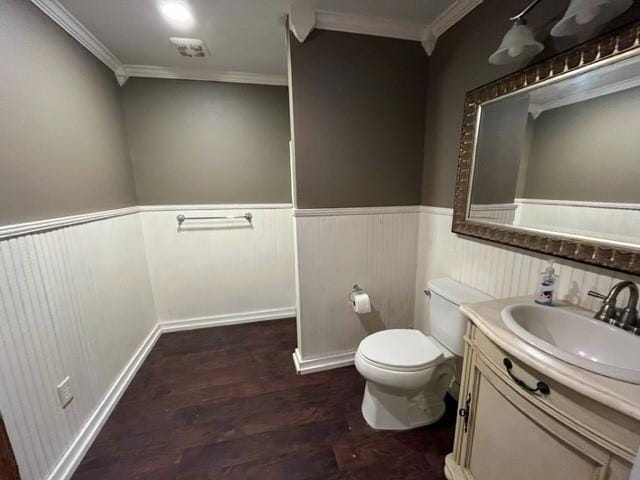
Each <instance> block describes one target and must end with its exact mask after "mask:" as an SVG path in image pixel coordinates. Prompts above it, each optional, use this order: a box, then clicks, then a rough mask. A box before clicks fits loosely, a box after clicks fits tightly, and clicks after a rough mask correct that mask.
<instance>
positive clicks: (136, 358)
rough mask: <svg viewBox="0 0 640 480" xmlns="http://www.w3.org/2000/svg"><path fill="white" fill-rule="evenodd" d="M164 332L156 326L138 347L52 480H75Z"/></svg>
mask: <svg viewBox="0 0 640 480" xmlns="http://www.w3.org/2000/svg"><path fill="white" fill-rule="evenodd" d="M161 333H162V331H161V329H160V327H159V325H157V324H156V325H155V327H153V329H152V330H151V332H150V333H149V335H147V337H146V338H145V339H144V341H143V342H142V344H141V345H140V347H138V350H136V352H135V353H134V354H133V356H132V357H131V360H129V362H128V363H127V365H126V366H125V367H124V369H123V370H122V372H120V375H118V378H117V379H116V381H115V382H113V384H112V385H111V387H110V388H109V390H108V391H107V393H106V395H105V396H104V398H103V399H102V401H101V402H100V404H99V405H98V407H97V408H96V409H95V411H94V412H93V414H92V415H91V416H90V417H89V419H88V420H87V421H86V423H85V424H84V426H83V427H82V429H81V430H80V432H79V433H78V435H76V438H75V439H74V440H73V443H72V444H71V445H70V446H69V448H68V449H67V451H66V452H65V454H64V455H63V456H62V458H61V459H60V460H59V461H58V463H57V464H56V466H55V467H54V469H53V471H52V472H51V473H50V474H49V476H48V477H47V479H48V480H67V479H69V478H71V476H72V475H73V473H74V472H75V470H76V468H77V467H78V465H79V464H80V462H81V461H82V459H83V457H84V455H85V454H86V453H87V451H88V450H89V447H91V444H92V443H93V441H94V440H95V439H96V437H97V436H98V433H100V430H101V429H102V427H103V425H104V424H105V422H106V421H107V419H108V418H109V415H110V414H111V412H112V411H113V409H114V408H115V406H116V405H117V404H118V401H119V400H120V397H122V394H123V393H124V392H125V390H126V389H127V387H128V386H129V384H130V383H131V380H133V377H135V375H136V373H137V372H138V369H139V368H140V366H141V365H142V363H143V362H144V360H145V358H147V355H148V354H149V352H150V351H151V349H152V348H153V346H154V345H155V344H156V342H157V340H158V338H159V337H160V334H161Z"/></svg>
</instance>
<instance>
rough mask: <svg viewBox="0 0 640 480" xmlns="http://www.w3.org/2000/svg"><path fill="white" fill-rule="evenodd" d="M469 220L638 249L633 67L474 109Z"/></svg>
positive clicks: (639, 84)
mask: <svg viewBox="0 0 640 480" xmlns="http://www.w3.org/2000/svg"><path fill="white" fill-rule="evenodd" d="M476 138H477V143H476V152H475V159H474V166H473V183H472V187H471V194H470V205H469V208H468V212H467V215H468V219H469V220H472V221H476V222H488V223H493V224H505V225H511V226H514V227H518V228H525V229H534V230H541V231H545V232H548V233H556V234H562V235H568V236H575V237H580V238H589V239H595V240H602V241H606V242H609V243H611V242H614V243H621V244H625V245H630V246H636V247H638V246H640V57H632V58H629V59H626V60H623V61H619V62H617V63H614V64H610V65H607V66H604V67H601V68H598V69H596V70H591V71H588V72H586V73H582V74H578V75H573V76H571V77H568V78H565V79H560V80H557V81H555V82H553V83H550V84H547V85H543V86H540V87H538V88H535V89H532V90H528V91H524V92H522V91H521V92H517V93H516V94H513V95H510V96H506V97H501V98H499V99H497V100H495V101H493V102H490V103H487V104H484V105H482V106H481V112H480V122H479V124H478V131H477V136H476Z"/></svg>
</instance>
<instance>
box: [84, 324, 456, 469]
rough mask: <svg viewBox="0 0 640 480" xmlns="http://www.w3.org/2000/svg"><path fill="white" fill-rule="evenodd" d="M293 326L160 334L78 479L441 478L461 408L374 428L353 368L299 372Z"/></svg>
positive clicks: (268, 325) (359, 379)
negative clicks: (410, 424) (416, 425)
mask: <svg viewBox="0 0 640 480" xmlns="http://www.w3.org/2000/svg"><path fill="white" fill-rule="evenodd" d="M295 344H296V333H295V320H294V319H284V320H277V321H273V322H263V323H256V324H248V325H238V326H229V327H217V328H210V329H206V330H194V331H190V332H180V333H172V334H165V335H162V337H161V338H160V339H159V340H158V343H157V345H156V346H155V347H154V349H153V350H152V352H151V353H150V354H149V357H148V358H147V360H146V361H145V363H144V365H143V366H142V368H141V369H140V371H139V372H138V374H137V375H136V377H135V379H134V380H133V382H132V383H131V385H130V386H129V388H128V389H127V391H126V393H125V394H124V396H123V398H122V399H121V401H120V403H119V404H118V406H117V407H116V409H115V410H114V412H113V414H112V415H111V417H110V418H109V420H108V421H107V423H106V425H105V426H104V428H103V429H102V432H101V433H100V435H99V436H98V438H97V439H96V441H95V443H94V445H93V446H92V447H91V449H90V450H89V452H88V453H87V455H86V457H85V458H84V460H83V462H82V463H81V465H80V467H79V468H78V470H77V472H76V474H75V476H74V477H73V478H74V479H75V480H84V479H91V480H98V479H118V480H125V479H127V480H132V479H154V480H163V479H181V480H183V479H185V480H186V479H191V480H192V479H229V478H231V479H243V480H244V479H247V480H248V479H254V478H256V479H260V480H269V479H286V480H296V479H323V480H330V479H354V480H355V479H367V480H372V479H384V480H393V479H418V478H419V479H422V480H430V479H441V478H444V476H443V473H442V467H443V462H444V456H445V455H446V454H447V453H449V452H450V451H451V448H452V445H453V430H454V423H455V406H454V405H453V404H450V405H448V408H447V414H446V415H445V417H444V418H443V419H442V420H441V421H440V422H438V423H437V424H435V425H431V426H429V427H426V428H420V429H416V430H412V431H409V432H401V433H398V432H377V431H374V430H372V429H371V428H369V426H368V425H367V424H366V423H365V422H364V420H363V419H362V415H361V413H360V402H361V401H362V393H363V388H364V381H363V379H362V378H361V377H360V375H359V374H358V372H357V371H356V370H355V368H353V367H347V368H340V369H336V370H331V371H327V372H320V373H315V374H311V375H305V376H298V375H296V373H295V370H294V367H293V362H292V359H291V353H292V352H293V349H294V347H295Z"/></svg>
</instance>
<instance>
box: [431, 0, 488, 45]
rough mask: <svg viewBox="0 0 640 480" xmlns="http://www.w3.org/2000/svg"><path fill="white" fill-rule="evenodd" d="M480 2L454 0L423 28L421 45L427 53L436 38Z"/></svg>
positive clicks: (479, 0) (480, 1)
mask: <svg viewBox="0 0 640 480" xmlns="http://www.w3.org/2000/svg"><path fill="white" fill-rule="evenodd" d="M481 3H482V0H456V1H455V2H454V3H453V4H451V5H450V6H449V7H447V9H446V10H445V11H444V12H442V13H441V14H440V15H438V17H437V18H436V19H435V20H434V21H433V22H431V24H430V25H427V27H426V28H425V30H424V35H423V37H422V46H423V47H424V49H425V51H426V52H427V54H428V55H431V54H432V53H433V51H434V50H435V48H436V42H437V41H438V38H440V36H441V35H442V34H444V32H446V31H447V30H449V29H450V28H451V27H453V26H454V25H455V24H456V23H458V22H459V21H460V20H461V19H462V17H464V16H465V15H467V14H468V13H469V12H471V10H473V9H474V8H476V7H477V6H478V5H480V4H481Z"/></svg>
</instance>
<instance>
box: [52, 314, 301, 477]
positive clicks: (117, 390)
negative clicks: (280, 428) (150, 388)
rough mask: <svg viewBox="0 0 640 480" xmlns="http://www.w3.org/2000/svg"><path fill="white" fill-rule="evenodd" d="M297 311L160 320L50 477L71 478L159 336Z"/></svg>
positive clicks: (278, 316) (250, 321)
mask: <svg viewBox="0 0 640 480" xmlns="http://www.w3.org/2000/svg"><path fill="white" fill-rule="evenodd" d="M295 314H296V309H295V308H294V307H290V308H280V309H272V310H262V311H259V312H248V313H243V314H231V315H218V316H215V317H206V318H199V319H190V320H175V321H169V322H159V323H156V325H155V326H154V327H153V329H152V330H151V332H150V333H149V334H148V335H147V337H146V338H145V339H144V341H143V342H142V344H141V345H140V347H139V348H138V349H137V350H136V352H135V353H134V354H133V356H132V357H131V359H130V360H129V362H128V363H127V365H126V366H125V367H124V369H123V370H122V372H121V373H120V375H119V376H118V378H117V379H116V380H115V382H113V384H112V385H111V387H110V388H109V390H108V391H107V393H106V394H105V396H104V397H103V399H102V401H101V402H100V404H99V405H98V407H97V408H96V409H95V411H94V412H93V414H92V415H91V417H89V419H88V420H87V421H86V422H85V424H84V426H83V427H82V429H81V430H80V432H79V433H78V434H77V435H76V437H75V439H74V440H73V442H72V443H71V445H70V446H69V448H67V451H66V452H65V453H64V455H63V456H62V458H61V459H60V460H59V461H58V463H57V464H56V466H55V467H54V469H53V470H52V471H51V473H50V474H49V475H48V477H47V480H68V479H69V478H71V476H72V475H73V473H74V472H75V470H76V468H77V467H78V465H79V464H80V462H81V461H82V459H83V457H84V455H85V454H86V453H87V451H88V450H89V448H90V447H91V445H92V443H93V442H94V440H95V439H96V437H97V436H98V434H99V433H100V430H101V429H102V427H103V426H104V424H105V423H106V421H107V420H108V419H109V415H110V414H111V412H113V409H114V408H115V407H116V405H117V404H118V401H119V400H120V398H121V397H122V395H123V394H124V392H125V391H126V389H127V387H128V386H129V384H130V383H131V381H132V380H133V378H134V377H135V375H136V373H137V372H138V370H139V369H140V367H141V366H142V364H143V362H144V360H145V359H146V358H147V356H148V355H149V352H151V350H152V349H153V347H154V345H155V344H156V342H157V341H158V338H160V335H162V334H164V333H171V332H177V331H182V330H193V329H196V328H208V327H215V326H224V325H236V324H240V323H254V322H261V321H266V320H275V319H279V318H287V317H293V316H295Z"/></svg>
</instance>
